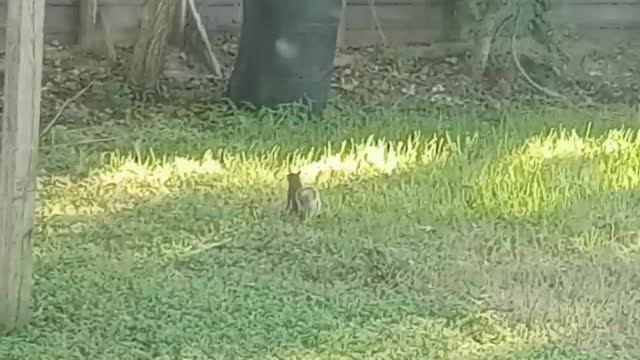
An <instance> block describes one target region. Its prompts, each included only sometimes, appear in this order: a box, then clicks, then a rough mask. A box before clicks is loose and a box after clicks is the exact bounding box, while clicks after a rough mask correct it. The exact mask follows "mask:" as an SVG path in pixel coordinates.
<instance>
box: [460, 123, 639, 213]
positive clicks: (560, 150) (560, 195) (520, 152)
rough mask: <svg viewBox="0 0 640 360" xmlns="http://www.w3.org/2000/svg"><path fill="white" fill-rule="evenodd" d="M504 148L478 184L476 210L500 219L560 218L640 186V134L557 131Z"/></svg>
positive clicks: (475, 186)
mask: <svg viewBox="0 0 640 360" xmlns="http://www.w3.org/2000/svg"><path fill="white" fill-rule="evenodd" d="M501 147H502V148H503V149H504V150H503V151H502V154H501V155H499V156H498V157H497V158H496V159H495V160H494V161H491V162H487V163H486V166H485V168H484V169H483V170H482V172H481V175H480V176H479V178H478V179H477V181H476V182H475V184H474V187H473V189H474V191H473V193H472V196H473V200H474V202H475V203H474V205H476V206H477V209H480V211H481V212H484V213H485V215H491V216H497V217H500V218H511V217H515V218H524V217H548V216H553V215H558V214H559V212H560V213H561V212H562V211H564V210H567V208H569V207H571V206H572V205H573V203H575V202H576V201H580V200H583V199H585V198H588V197H590V196H596V195H598V194H601V193H604V192H614V191H620V190H635V189H638V188H639V186H640V141H639V138H638V133H637V132H636V131H630V130H611V131H608V132H606V133H605V134H603V135H600V136H597V137H595V136H591V135H590V134H589V133H588V132H587V133H586V134H584V135H578V134H577V132H576V131H575V130H572V131H571V130H552V131H550V132H549V133H547V134H542V135H538V136H536V137H533V138H531V139H528V140H527V141H526V142H525V144H524V145H523V146H521V147H520V148H516V149H514V147H513V146H509V144H503V145H501Z"/></svg>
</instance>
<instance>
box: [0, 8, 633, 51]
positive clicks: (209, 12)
mask: <svg viewBox="0 0 640 360" xmlns="http://www.w3.org/2000/svg"><path fill="white" fill-rule="evenodd" d="M78 1H79V0H47V8H46V13H45V39H46V40H47V41H49V40H59V41H61V42H64V43H74V42H75V41H76V38H77V26H78V19H77V14H78V12H77V2H78ZM318 1H321V0H318ZM369 1H370V0H348V1H347V4H348V7H347V10H346V14H345V16H346V22H345V25H346V28H345V30H346V32H345V38H344V41H345V44H347V45H353V46H361V45H368V44H376V43H380V37H379V34H378V31H377V29H376V24H375V21H374V18H373V15H372V12H371V9H370V7H369ZM445 1H454V0H375V4H376V7H375V9H376V13H377V16H378V19H379V21H380V24H381V26H382V30H383V32H384V34H385V37H386V38H387V40H388V41H389V44H391V45H402V44H407V43H424V42H435V41H438V40H442V39H444V38H446V37H447V35H446V34H445V32H446V31H445V27H446V25H447V23H448V20H447V18H446V17H445V16H444V10H445V6H444V5H443V4H445ZM6 3H7V1H6V0H0V19H6ZM143 4H144V0H99V5H100V9H101V10H102V11H104V12H105V15H107V19H108V20H109V21H110V25H111V28H112V31H113V39H114V41H116V43H117V44H120V45H129V44H132V43H133V41H134V40H135V37H136V35H137V31H138V27H139V21H140V17H141V14H142V6H143ZM198 4H200V10H201V16H202V18H203V22H204V25H205V27H206V29H207V33H208V34H209V35H210V36H212V37H215V36H216V35H219V34H221V33H227V32H232V33H237V32H239V31H240V24H241V22H242V1H241V0H206V1H198ZM551 20H552V22H555V23H558V24H561V25H565V24H573V25H574V26H575V28H576V29H577V30H578V31H579V32H580V34H581V35H582V36H584V37H586V38H593V39H604V40H611V39H615V40H625V41H634V40H636V41H640V0H620V1H603V0H569V1H566V2H563V3H562V4H558V5H555V7H554V10H553V13H552V14H551ZM3 23H5V22H4V21H3ZM4 39H5V30H4V28H0V42H1V43H0V46H1V47H2V48H4V41H5V40H4ZM449 40H450V39H449Z"/></svg>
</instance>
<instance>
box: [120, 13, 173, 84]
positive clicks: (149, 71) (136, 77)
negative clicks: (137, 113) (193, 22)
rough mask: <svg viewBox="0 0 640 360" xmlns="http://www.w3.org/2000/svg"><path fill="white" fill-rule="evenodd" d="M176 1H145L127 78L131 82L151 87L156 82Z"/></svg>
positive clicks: (162, 63)
mask: <svg viewBox="0 0 640 360" xmlns="http://www.w3.org/2000/svg"><path fill="white" fill-rule="evenodd" d="M179 5H180V2H179V1H175V0H147V1H145V3H144V9H143V14H142V22H141V25H140V33H139V35H138V41H137V42H136V45H135V47H134V49H133V58H132V59H131V67H130V68H129V82H130V83H132V84H133V85H136V86H142V87H152V86H154V85H156V84H157V81H158V79H159V78H160V74H161V73H162V67H163V65H164V54H165V48H166V46H167V44H168V40H169V35H170V34H171V28H172V26H173V24H174V21H175V14H176V9H177V6H179Z"/></svg>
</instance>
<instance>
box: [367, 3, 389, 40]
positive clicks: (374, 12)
mask: <svg viewBox="0 0 640 360" xmlns="http://www.w3.org/2000/svg"><path fill="white" fill-rule="evenodd" d="M369 9H370V10H371V17H373V22H374V23H375V25H376V30H378V35H380V40H382V46H387V37H386V36H385V35H384V31H383V30H382V24H381V23H380V18H378V11H377V10H376V0H369Z"/></svg>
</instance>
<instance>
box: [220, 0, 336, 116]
mask: <svg viewBox="0 0 640 360" xmlns="http://www.w3.org/2000/svg"><path fill="white" fill-rule="evenodd" d="M341 3H342V1H341V0H243V2H242V6H243V11H242V14H243V19H242V30H241V31H242V32H241V34H240V46H239V51H238V57H237V58H236V62H235V66H234V69H233V72H232V74H231V79H230V80H229V84H228V86H227V92H226V95H227V97H228V98H229V99H230V100H231V101H233V102H234V103H236V104H238V105H241V104H246V103H248V104H251V105H253V106H255V107H258V108H260V107H269V108H273V107H275V106H277V105H282V104H290V103H295V102H300V101H301V102H302V103H303V104H305V105H307V106H309V109H310V111H311V112H312V113H316V114H318V113H321V112H322V111H323V110H324V108H325V106H326V103H327V98H328V96H329V90H330V88H331V76H332V74H333V58H334V54H335V49H336V37H337V33H338V25H339V22H340V14H341V10H342V8H341Z"/></svg>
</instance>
